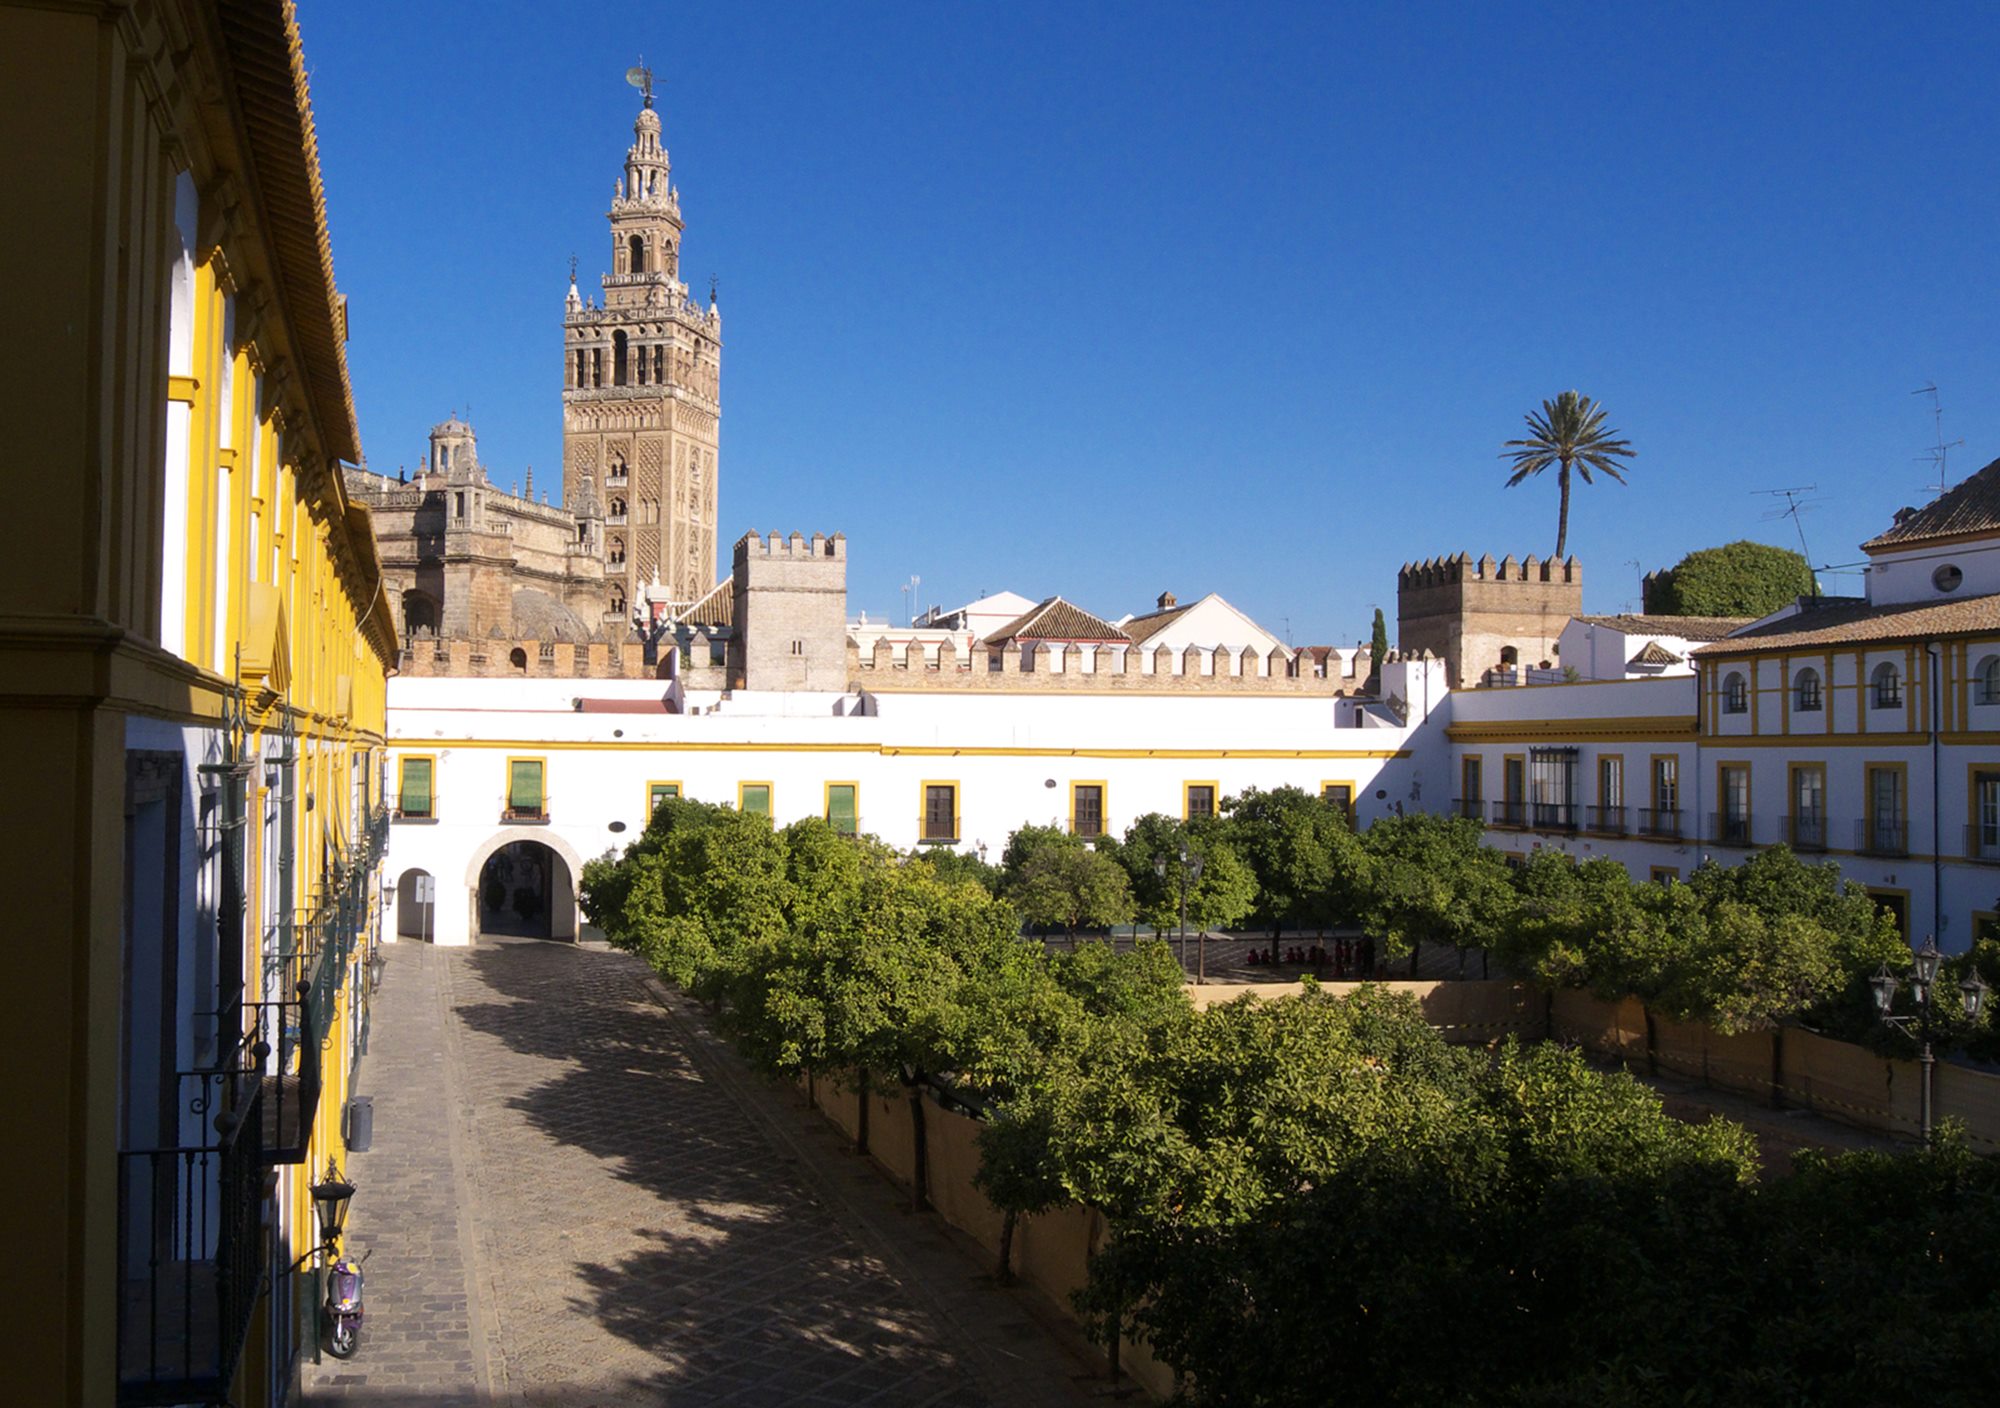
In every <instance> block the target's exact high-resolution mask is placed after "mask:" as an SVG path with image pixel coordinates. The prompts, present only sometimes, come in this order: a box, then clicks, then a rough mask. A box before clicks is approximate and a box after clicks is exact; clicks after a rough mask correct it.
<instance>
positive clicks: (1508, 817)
mask: <svg viewBox="0 0 2000 1408" xmlns="http://www.w3.org/2000/svg"><path fill="white" fill-rule="evenodd" d="M1527 824H1528V804H1527V803H1526V802H1519V801H1500V802H1495V803H1494V804H1493V819H1492V822H1491V825H1494V826H1498V827H1511V828H1513V829H1515V830H1519V829H1521V828H1523V827H1525V826H1526V825H1527Z"/></svg>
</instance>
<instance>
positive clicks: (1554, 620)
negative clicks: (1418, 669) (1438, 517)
mask: <svg viewBox="0 0 2000 1408" xmlns="http://www.w3.org/2000/svg"><path fill="white" fill-rule="evenodd" d="M1582 613H1583V567H1582V565H1581V564H1580V563H1578V562H1577V560H1576V559H1575V558H1573V557H1571V558H1566V559H1564V560H1563V561H1561V562H1558V561H1556V560H1555V559H1554V558H1550V559H1548V560H1547V561H1546V562H1544V561H1543V560H1542V559H1541V558H1539V557H1536V556H1534V555H1533V554H1530V555H1529V556H1528V557H1527V558H1526V559H1524V560H1522V561H1519V562H1517V561H1515V559H1514V558H1513V556H1512V555H1511V554H1510V555H1509V556H1508V557H1507V558H1505V559H1504V560H1503V561H1500V562H1495V561H1494V560H1493V555H1492V554H1491V553H1488V554H1487V555H1486V556H1485V557H1482V558H1481V559H1480V560H1479V561H1477V562H1474V561H1473V560H1472V558H1471V555H1470V554H1467V553H1459V554H1458V555H1457V556H1455V557H1439V558H1433V559H1431V560H1430V561H1428V562H1406V563H1404V564H1403V568H1402V570H1401V571H1400V572H1398V573H1397V574H1396V648H1397V649H1398V650H1400V651H1401V652H1402V653H1403V654H1405V655H1414V654H1416V653H1417V652H1418V651H1420V650H1428V651H1429V652H1430V653H1431V654H1433V655H1435V656H1437V657H1438V658H1440V659H1442V660H1443V661H1444V663H1445V672H1446V675H1447V677H1448V679H1449V682H1450V685H1451V687H1452V688H1453V689H1470V688H1472V687H1473V686H1475V685H1478V684H1480V683H1482V682H1483V681H1484V680H1485V679H1486V678H1487V672H1488V671H1499V672H1501V676H1502V677H1504V676H1505V674H1506V672H1509V671H1512V672H1514V675H1513V678H1515V679H1517V680H1518V679H1522V678H1525V676H1523V675H1521V674H1520V673H1519V672H1520V671H1523V670H1528V669H1533V668H1536V667H1537V666H1553V665H1555V664H1557V663H1558V662H1557V660H1556V638H1557V637H1558V636H1560V635H1561V634H1562V628H1563V627H1564V626H1565V625H1567V624H1568V623H1569V619H1570V617H1572V616H1578V615H1581V614H1582ZM1496 678H1497V677H1496Z"/></svg>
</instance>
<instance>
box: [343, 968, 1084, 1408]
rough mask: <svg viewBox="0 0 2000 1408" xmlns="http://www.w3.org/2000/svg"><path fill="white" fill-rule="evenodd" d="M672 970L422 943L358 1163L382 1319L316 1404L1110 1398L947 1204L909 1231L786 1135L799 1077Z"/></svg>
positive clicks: (866, 1174) (396, 1003)
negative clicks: (748, 1056) (719, 1036)
mask: <svg viewBox="0 0 2000 1408" xmlns="http://www.w3.org/2000/svg"><path fill="white" fill-rule="evenodd" d="M645 976H646V975H645V973H644V970H643V967H642V966H641V965H639V964H638V963H637V962H636V961H635V960H633V959H631V958H628V957H626V956H625V955H622V954H615V953H607V952H602V951H591V950H588V949H581V948H577V947H574V946H571V945H567V944H552V943H547V942H537V941H534V940H514V939H500V940H493V939H483V940H482V941H481V942H480V944H479V946H478V947H476V948H475V949H472V950H470V951H454V950H438V949H430V948H426V947H422V946H418V945H398V946H396V948H395V950H394V951H393V952H392V956H391V959H390V966H389V972H388V977H387V979H386V980H385V983H384V987H383V993H382V1004H381V1006H380V1007H378V1009H377V1014H376V1023H377V1026H376V1032H377V1035H376V1036H375V1038H374V1046H375V1049H374V1050H373V1051H371V1053H370V1055H369V1057H368V1058H367V1062H366V1063H365V1064H364V1066H363V1083H364V1088H366V1089H370V1090H372V1091H373V1092H374V1093H375V1096H376V1121H375V1147H376V1150H377V1151H378V1152H376V1153H373V1154H368V1155H357V1156H356V1157H355V1159H354V1170H353V1171H354V1177H355V1182H356V1183H357V1185H358V1186H359V1187H360V1190H361V1191H360V1192H359V1193H358V1194H357V1195H356V1198H355V1204H354V1213H353V1215H352V1218H351V1223H352V1229H351V1234H350V1241H351V1242H352V1244H353V1245H355V1246H356V1247H363V1248H365V1247H367V1246H369V1245H370V1243H371V1239H372V1240H373V1244H374V1245H375V1246H376V1247H377V1250H376V1252H375V1254H374V1257H373V1259H372V1260H371V1261H370V1262H369V1263H368V1267H367V1270H368V1323H367V1326H366V1329H365V1331H364V1335H363V1342H362V1348H361V1353H360V1355H358V1356H357V1357H356V1358H355V1359H354V1360H352V1361H350V1362H349V1363H348V1364H347V1365H336V1364H335V1363H334V1362H333V1361H331V1360H329V1361H328V1362H327V1363H326V1364H325V1365H323V1366H320V1368H319V1369H317V1370H312V1369H309V1370H308V1382H309V1386H310V1390H311V1391H310V1395H309V1396H310V1398H311V1401H313V1402H319V1401H322V1399H324V1400H326V1401H329V1402H331V1401H340V1400H352V1399H364V1400H369V1401H373V1402H380V1403H388V1402H409V1403H412V1404H416V1405H421V1408H447V1405H449V1408H456V1405H458V1404H459V1403H489V1402H490V1403H509V1404H522V1405H544V1404H548V1405H554V1404H564V1405H571V1404H575V1405H592V1406H593V1408H613V1405H623V1404H641V1403H644V1404H662V1403H665V1404H673V1405H682V1404H687V1405H694V1404H702V1405H707V1404H744V1405H748V1404H781V1403H799V1404H819V1405H835V1404H842V1405H850V1404H870V1405H873V1404H882V1405H892V1404H910V1405H919V1404H921V1405H939V1406H940V1408H945V1406H946V1405H968V1408H969V1406H970V1405H981V1404H993V1405H996V1408H999V1406H1000V1405H1027V1404H1045V1403H1062V1402H1077V1403H1081V1402H1084V1401H1087V1395H1086V1394H1085V1392H1084V1390H1083V1387H1082V1386H1081V1384H1079V1383H1078V1382H1076V1381H1075V1376H1076V1375H1078V1374H1080V1373H1081V1372H1082V1370H1081V1369H1080V1367H1079V1366H1078V1365H1077V1364H1075V1363H1074V1362H1073V1361H1071V1360H1070V1359H1068V1358H1067V1357H1066V1355H1065V1352H1064V1350H1063V1349H1062V1348H1060V1347H1058V1346H1057V1344H1056V1343H1055V1342H1054V1341H1052V1340H1049V1339H1047V1338H1046V1337H1045V1336H1044V1335H1043V1334H1042V1332H1041V1331H1040V1330H1039V1328H1038V1327H1037V1326H1036V1325H1034V1324H1033V1323H1032V1322H1031V1321H1030V1319H1029V1317H1028V1315H1027V1314H1025V1313H1024V1312H1023V1310H1022V1309H1021V1308H1020V1305H1019V1303H1018V1302H1016V1301H1015V1300H1014V1299H1013V1298H1011V1297H1010V1296H1008V1295H1007V1294H1005V1293H1001V1292H998V1291H995V1290H992V1289H991V1288H990V1287H988V1286H985V1285H983V1284H981V1282H980V1278H979V1275H978V1270H979V1268H977V1267H975V1266H974V1265H973V1264H972V1263H970V1262H969V1261H966V1260H964V1259H963V1257H962V1256H961V1255H960V1254H959V1253H958V1252H957V1251H956V1249H955V1248H954V1247H951V1246H950V1245H948V1244H947V1243H946V1241H945V1239H944V1238H943V1236H942V1234H940V1233H939V1232H938V1231H937V1229H935V1228H931V1227H926V1226H925V1223H926V1222H927V1221H928V1220H927V1219H916V1218H907V1217H906V1225H905V1226H903V1227H900V1228H899V1227H896V1226H895V1225H893V1219H895V1218H896V1217H897V1216H898V1214H897V1213H896V1212H895V1211H894V1207H895V1202H896V1195H895V1194H894V1193H893V1192H892V1191H891V1190H889V1189H888V1188H887V1186H886V1185H885V1184H883V1183H882V1182H881V1180H880V1179H879V1178H878V1177H877V1176H875V1175H874V1174H873V1173H872V1171H870V1170H869V1169H868V1168H867V1166H866V1165H865V1164H863V1163H862V1162H861V1161H860V1160H858V1159H855V1158H853V1157H852V1156H851V1155H849V1156H843V1155H842V1154H841V1153H840V1152H839V1144H838V1141H837V1140H836V1139H834V1138H833V1136H832V1135H831V1133H830V1131H827V1130H825V1129H824V1128H820V1127H818V1126H819V1125H820V1122H819V1121H818V1120H817V1117H815V1116H809V1115H805V1114H803V1113H802V1112H797V1111H791V1112H789V1116H788V1117H789V1118H790V1119H791V1120H792V1121H793V1122H794V1123H795V1124H796V1125H797V1126H798V1127H797V1128H792V1129H786V1128H780V1127H779V1126H780V1124H781V1123H782V1121H783V1118H785V1117H787V1112H785V1110H784V1106H785V1101H784V1099H783V1097H781V1096H778V1095H776V1094H774V1093H772V1092H770V1091H768V1090H766V1089H764V1088H763V1087H761V1085H759V1084H757V1083H756V1082H754V1081H752V1080H750V1078H749V1077H748V1076H747V1074H746V1073H744V1072H743V1071H742V1070H741V1069H740V1067H735V1066H734V1058H733V1057H730V1056H728V1055H727V1054H726V1053H724V1052H722V1051H721V1050H720V1049H719V1047H718V1046H717V1044H716V1043H715V1042H714V1040H713V1038H711V1037H708V1036H706V1035H705V1034H704V1033H702V1032H700V1031H698V1030H697V1029H695V1028H694V1027H692V1026H691V1025H690V1024H689V1022H688V1021H687V1019H686V1018H685V1016H683V1017H675V1016H673V1015H671V1014H670V1013H669V1011H668V1010H667V1009H666V1008H664V1007H663V1006H662V1005H661V1003H660V1002H659V1001H657V1000H656V999H655V997H654V996H653V995H652V994H651V993H649V992H648V990H647V988H646V987H645V986H644V985H643V984H642V979H643V978H644V977H645ZM774 1111H776V1112H778V1113H777V1114H775V1115H774ZM843 1157H845V1159H846V1163H845V1166H844V1167H843V1166H838V1163H837V1161H839V1160H841V1159H842V1158H843ZM905 1216H906V1215H905ZM892 1243H894V1244H895V1245H892Z"/></svg>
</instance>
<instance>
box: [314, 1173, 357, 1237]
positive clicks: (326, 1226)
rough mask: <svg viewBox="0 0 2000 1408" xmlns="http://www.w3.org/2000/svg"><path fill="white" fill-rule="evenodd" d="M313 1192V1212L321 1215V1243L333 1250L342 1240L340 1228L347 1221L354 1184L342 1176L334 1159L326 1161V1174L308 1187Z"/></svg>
mask: <svg viewBox="0 0 2000 1408" xmlns="http://www.w3.org/2000/svg"><path fill="white" fill-rule="evenodd" d="M306 1191H307V1192H308V1193H310V1194H312V1200H313V1212H314V1213H316V1214H317V1215H318V1217H319V1244H320V1247H321V1248H322V1249H324V1250H327V1251H331V1250H333V1248H334V1246H335V1244H336V1243H338V1242H339V1241H340V1229H341V1228H342V1227H343V1226H345V1225H346V1223H347V1204H348V1203H349V1201H350V1200H352V1198H353V1197H354V1185H353V1184H352V1183H349V1182H348V1181H347V1180H346V1179H345V1178H342V1177H341V1176H340V1171H339V1170H338V1169H336V1168H335V1167H334V1166H333V1160H332V1159H328V1160H327V1161H326V1176H325V1177H324V1178H322V1179H321V1180H320V1181H319V1182H318V1183H315V1184H312V1185H311V1186H310V1187H308V1188H307V1189H306Z"/></svg>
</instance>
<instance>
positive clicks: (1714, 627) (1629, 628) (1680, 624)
mask: <svg viewBox="0 0 2000 1408" xmlns="http://www.w3.org/2000/svg"><path fill="white" fill-rule="evenodd" d="M1576 619H1577V620H1579V621H1581V622H1583V623H1584V624H1585V625H1586V626H1608V627H1610V628H1611V629H1612V630H1614V631H1623V632H1625V633H1626V634H1627V635H1633V636H1672V637H1674V638H1675V639H1677V640H1721V639H1722V638H1723V637H1724V636H1726V635H1728V634H1730V633H1731V632H1732V631H1738V630H1741V629H1742V628H1743V627H1745V626H1747V625H1749V624H1750V623H1751V622H1752V621H1754V620H1756V619H1757V618H1756V617H1755V616H1634V615H1621V616H1579V617H1577V618H1576Z"/></svg>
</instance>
